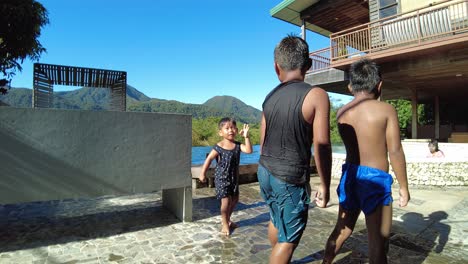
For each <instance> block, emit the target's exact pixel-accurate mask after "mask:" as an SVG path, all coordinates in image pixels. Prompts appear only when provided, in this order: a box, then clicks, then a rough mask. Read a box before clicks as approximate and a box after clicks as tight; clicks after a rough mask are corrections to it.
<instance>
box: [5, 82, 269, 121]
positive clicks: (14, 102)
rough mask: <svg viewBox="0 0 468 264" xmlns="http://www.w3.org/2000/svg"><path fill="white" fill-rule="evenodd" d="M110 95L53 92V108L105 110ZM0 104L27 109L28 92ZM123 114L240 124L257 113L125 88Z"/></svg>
mask: <svg viewBox="0 0 468 264" xmlns="http://www.w3.org/2000/svg"><path fill="white" fill-rule="evenodd" d="M109 98H110V91H109V90H108V89H100V88H88V87H84V88H80V89H76V90H73V91H66V92H55V93H54V108H62V109H84V110H106V109H108V108H109ZM0 101H3V102H4V103H7V104H9V105H11V106H14V107H31V104H32V103H31V102H32V91H31V89H27V88H12V89H10V90H9V91H8V94H6V95H0ZM127 110H128V111H142V112H160V113H161V112H163V113H183V114H191V115H192V116H193V117H194V118H206V117H211V116H213V117H223V116H231V117H234V118H235V119H237V120H238V121H240V122H242V123H259V122H260V118H261V112H260V111H259V110H257V109H255V108H253V107H251V106H248V105H246V104H245V103H243V102H242V101H240V100H239V99H237V98H235V97H232V96H215V97H213V98H212V99H210V100H208V101H207V102H205V103H204V104H187V103H182V102H178V101H174V100H161V99H151V98H149V97H148V96H146V95H145V94H143V93H142V92H140V91H138V90H137V89H136V88H134V87H132V86H130V85H127Z"/></svg>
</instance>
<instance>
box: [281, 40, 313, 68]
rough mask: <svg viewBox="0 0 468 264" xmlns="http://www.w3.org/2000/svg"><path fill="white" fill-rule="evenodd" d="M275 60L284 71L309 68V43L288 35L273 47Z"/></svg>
mask: <svg viewBox="0 0 468 264" xmlns="http://www.w3.org/2000/svg"><path fill="white" fill-rule="evenodd" d="M274 56H275V62H276V63H277V64H278V65H279V66H280V67H281V69H283V70H284V71H293V70H297V69H300V70H302V71H304V72H305V71H307V70H308V69H309V68H310V58H309V45H308V44H307V42H305V41H304V40H303V39H301V38H299V37H296V36H293V35H288V36H287V37H285V38H283V39H282V40H281V42H280V43H278V45H276V47H275V53H274Z"/></svg>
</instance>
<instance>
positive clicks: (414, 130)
mask: <svg viewBox="0 0 468 264" xmlns="http://www.w3.org/2000/svg"><path fill="white" fill-rule="evenodd" d="M411 112H412V119H411V138H413V139H416V138H418V92H417V91H416V90H412V94H411Z"/></svg>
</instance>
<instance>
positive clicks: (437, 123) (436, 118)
mask: <svg viewBox="0 0 468 264" xmlns="http://www.w3.org/2000/svg"><path fill="white" fill-rule="evenodd" d="M434 129H435V131H434V134H435V138H436V139H439V137H440V105H439V96H438V95H436V96H435V97H434Z"/></svg>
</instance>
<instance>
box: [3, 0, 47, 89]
mask: <svg viewBox="0 0 468 264" xmlns="http://www.w3.org/2000/svg"><path fill="white" fill-rule="evenodd" d="M0 14H1V15H0V72H1V73H2V74H3V76H4V78H3V79H0V84H3V85H0V86H3V87H1V89H2V90H1V92H2V93H6V89H5V88H4V86H6V85H7V84H8V82H9V81H8V80H7V79H11V78H12V77H13V75H14V74H15V72H16V71H17V70H18V71H21V70H22V68H21V63H23V61H24V59H26V58H30V59H31V60H38V59H39V58H40V56H41V54H42V53H43V52H45V51H46V50H45V48H44V47H43V46H42V45H41V43H40V42H39V40H38V38H39V36H40V35H41V29H42V27H44V26H45V25H46V24H48V23H49V18H48V14H47V10H46V9H45V7H44V6H42V4H40V3H39V2H37V1H35V0H2V1H1V2H0Z"/></svg>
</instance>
